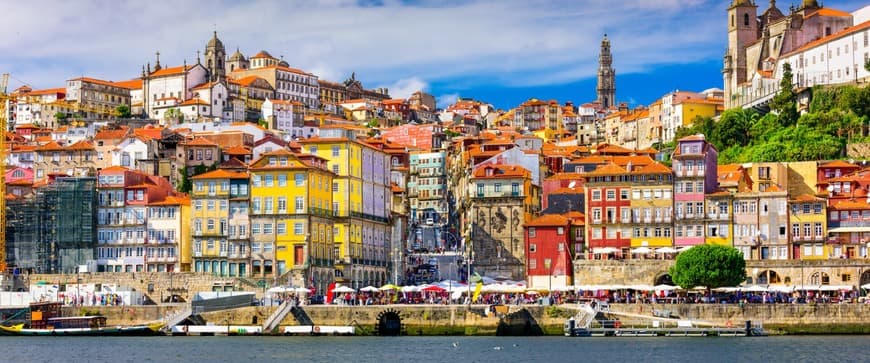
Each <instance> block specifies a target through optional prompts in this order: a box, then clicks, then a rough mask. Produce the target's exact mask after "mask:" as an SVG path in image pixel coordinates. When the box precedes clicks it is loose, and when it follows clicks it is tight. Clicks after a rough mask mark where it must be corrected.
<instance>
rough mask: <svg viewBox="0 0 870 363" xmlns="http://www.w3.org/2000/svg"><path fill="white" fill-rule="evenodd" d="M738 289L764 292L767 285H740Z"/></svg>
mask: <svg viewBox="0 0 870 363" xmlns="http://www.w3.org/2000/svg"><path fill="white" fill-rule="evenodd" d="M740 290H742V291H746V292H766V291H767V287H764V286H759V285H749V286H742V287H740Z"/></svg>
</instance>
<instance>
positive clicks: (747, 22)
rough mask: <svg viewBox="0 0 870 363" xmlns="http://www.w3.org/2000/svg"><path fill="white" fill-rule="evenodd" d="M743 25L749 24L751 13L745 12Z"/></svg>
mask: <svg viewBox="0 0 870 363" xmlns="http://www.w3.org/2000/svg"><path fill="white" fill-rule="evenodd" d="M743 25H745V26H749V14H743Z"/></svg>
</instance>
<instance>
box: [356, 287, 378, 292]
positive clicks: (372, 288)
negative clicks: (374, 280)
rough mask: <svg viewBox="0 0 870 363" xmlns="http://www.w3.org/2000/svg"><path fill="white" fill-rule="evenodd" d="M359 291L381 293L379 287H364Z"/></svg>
mask: <svg viewBox="0 0 870 363" xmlns="http://www.w3.org/2000/svg"><path fill="white" fill-rule="evenodd" d="M359 291H363V292H378V291H380V290H379V289H378V288H377V287H374V286H366V287H364V288H362V289H359Z"/></svg>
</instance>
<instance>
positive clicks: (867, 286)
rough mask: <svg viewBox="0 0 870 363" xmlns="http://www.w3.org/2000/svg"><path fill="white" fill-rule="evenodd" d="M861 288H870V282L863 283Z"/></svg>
mask: <svg viewBox="0 0 870 363" xmlns="http://www.w3.org/2000/svg"><path fill="white" fill-rule="evenodd" d="M861 288H862V289H864V290H870V284H864V285H861Z"/></svg>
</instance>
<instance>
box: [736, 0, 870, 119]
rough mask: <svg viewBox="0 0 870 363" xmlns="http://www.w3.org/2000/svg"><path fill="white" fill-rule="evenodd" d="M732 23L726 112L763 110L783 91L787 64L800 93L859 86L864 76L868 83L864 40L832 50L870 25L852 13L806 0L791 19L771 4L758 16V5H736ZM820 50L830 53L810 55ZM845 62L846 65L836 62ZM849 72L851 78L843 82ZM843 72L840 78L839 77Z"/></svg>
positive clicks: (742, 0) (741, 0)
mask: <svg viewBox="0 0 870 363" xmlns="http://www.w3.org/2000/svg"><path fill="white" fill-rule="evenodd" d="M856 13H857V12H856ZM727 21H728V49H727V51H726V53H725V57H724V61H723V69H722V76H723V81H724V89H725V108H732V107H755V106H759V105H761V106H763V104H764V102H767V101H768V100H769V99H771V98H772V97H773V95H774V94H776V93H777V92H778V91H779V81H780V79H781V78H782V73H783V64H784V63H785V62H788V63H789V64H790V66H791V68H792V73H793V77H794V83H795V85H796V86H797V87H811V86H813V85H816V84H834V83H845V82H848V81H854V80H857V79H858V78H859V75H860V73H861V72H863V73H864V76H865V77H866V71H864V70H863V68H864V67H863V65H864V61H863V59H864V54H866V53H865V52H866V51H867V49H868V48H867V45H866V42H864V41H863V39H861V40H862V41H856V42H850V43H853V44H843V45H842V46H838V47H834V48H832V47H831V42H833V41H835V40H836V39H839V38H841V37H843V36H847V35H849V34H848V33H854V32H856V31H857V30H856V29H855V28H859V27H860V28H865V29H866V27H867V23H866V21H867V19H862V18H861V17H857V16H855V14H853V13H848V12H845V11H841V10H836V9H831V8H826V7H822V6H820V5H819V3H818V2H817V1H816V0H803V1H802V3H801V4H800V6H799V7H794V6H792V7H791V8H789V9H788V13H783V12H782V11H780V10H779V8H777V6H776V1H775V0H770V2H769V5H768V7H767V9H765V10H764V11H762V12H760V13H759V12H758V5H756V3H755V2H754V1H751V0H733V1H732V2H731V4H730V6H729V7H728V16H727ZM861 22H863V23H861ZM864 34H866V32H865V33H864ZM861 36H866V35H861ZM819 46H821V47H822V48H824V49H825V50H824V51H818V50H817V51H816V52H815V53H818V54H805V53H806V51H808V50H810V49H815V48H818V47H819ZM828 50H829V51H828ZM850 50H851V52H850ZM846 54H849V56H848V60H846V59H845V55H846ZM841 56H842V57H843V58H844V59H843V61H842V62H841V61H838V60H837V57H841ZM839 63H844V64H843V65H840V64H839ZM845 63H848V64H845ZM837 69H839V71H838V70H837ZM846 69H848V73H850V77H849V78H846V77H843V76H844V75H845V74H846V72H847V71H846ZM838 72H839V73H840V77H835V76H836V74H837V73H838Z"/></svg>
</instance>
